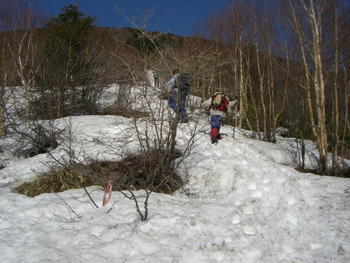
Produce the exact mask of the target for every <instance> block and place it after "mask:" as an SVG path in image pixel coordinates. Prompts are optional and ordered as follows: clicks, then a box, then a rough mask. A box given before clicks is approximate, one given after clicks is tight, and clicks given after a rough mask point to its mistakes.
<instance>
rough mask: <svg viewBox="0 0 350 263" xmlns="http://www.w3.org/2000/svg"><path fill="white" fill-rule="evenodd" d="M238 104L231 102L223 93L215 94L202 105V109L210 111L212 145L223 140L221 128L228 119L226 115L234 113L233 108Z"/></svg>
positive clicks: (235, 101)
mask: <svg viewBox="0 0 350 263" xmlns="http://www.w3.org/2000/svg"><path fill="white" fill-rule="evenodd" d="M236 103H237V100H234V101H230V100H229V98H228V97H227V96H225V95H224V94H223V93H221V92H215V93H214V95H213V96H212V97H211V98H209V99H208V100H206V101H204V102H203V103H202V105H201V107H202V108H206V109H207V108H209V109H210V125H211V130H210V138H211V142H212V143H217V142H218V140H220V139H221V135H220V128H221V125H222V124H223V122H224V118H225V117H226V113H230V112H231V111H232V109H231V108H232V107H233V106H234V105H235V104H236Z"/></svg>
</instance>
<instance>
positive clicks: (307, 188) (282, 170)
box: [0, 87, 350, 263]
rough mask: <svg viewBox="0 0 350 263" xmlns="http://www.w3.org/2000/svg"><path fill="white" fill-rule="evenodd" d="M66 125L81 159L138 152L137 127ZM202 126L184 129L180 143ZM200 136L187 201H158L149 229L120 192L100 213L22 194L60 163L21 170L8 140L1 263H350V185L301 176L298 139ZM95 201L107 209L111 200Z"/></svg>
mask: <svg viewBox="0 0 350 263" xmlns="http://www.w3.org/2000/svg"><path fill="white" fill-rule="evenodd" d="M110 92H113V87H112V88H111V89H110ZM141 122H142V121H141ZM67 123H69V124H71V127H72V131H74V133H73V136H74V137H73V142H74V143H73V147H74V148H75V149H76V152H77V153H79V154H80V157H81V158H82V159H84V158H85V159H88V158H98V159H103V160H118V159H119V158H121V157H120V153H121V151H124V152H132V151H135V149H137V141H136V140H135V134H134V133H133V123H132V120H130V119H127V118H124V117H116V116H81V117H72V118H64V119H61V120H58V121H57V124H58V125H61V126H62V127H63V126H64V125H66V124H67ZM194 126H195V124H194V122H193V121H192V122H190V123H188V124H180V125H179V132H178V136H179V141H180V142H181V139H182V140H185V138H186V136H188V131H189V130H191V128H193V127H194ZM140 127H142V123H141V124H140ZM198 129H199V133H198V141H197V143H196V145H195V146H194V149H193V151H192V153H191V155H190V156H189V157H188V158H187V159H186V161H185V162H184V163H183V165H182V166H181V167H180V168H179V173H180V174H181V175H182V176H183V177H184V179H185V180H186V181H187V182H188V183H187V185H186V186H185V188H186V189H185V190H186V191H182V190H180V191H178V192H176V193H175V194H173V195H164V194H156V193H152V195H151V197H150V201H149V219H148V220H147V221H145V222H141V221H140V219H139V217H138V215H137V213H136V211H135V207H134V204H133V202H132V201H130V200H127V199H125V198H123V196H121V194H119V193H117V192H114V193H113V196H112V202H110V203H109V205H107V206H106V207H102V208H98V209H96V208H94V207H93V206H92V205H91V203H90V202H89V200H88V198H87V196H86V195H85V192H84V191H83V190H69V191H66V192H63V193H58V194H42V195H40V196H36V197H34V198H29V197H26V196H23V195H20V194H16V193H14V192H13V188H14V187H15V186H17V185H18V184H20V183H21V182H23V181H25V180H30V179H33V178H35V176H37V175H38V174H39V173H40V172H43V171H45V170H47V169H48V167H49V166H50V165H52V162H51V158H50V157H49V156H48V155H47V154H41V155H37V156H35V157H32V158H27V159H16V158H13V156H12V155H11V154H10V150H11V149H10V145H11V144H10V143H11V140H10V139H9V138H7V139H3V140H1V141H0V143H2V145H3V148H4V152H3V153H2V158H3V159H5V158H7V160H6V167H5V168H4V169H1V170H0V262H2V263H13V262H18V263H19V262H87V261H89V262H152V263H154V262H189V263H194V262H198V263H204V262H208V263H215V262H227V263H229V262H230V263H231V262H237V263H238V262H239V263H242V262H243V263H249V262H252V263H253V262H254V263H256V262H259V263H260V262H266V263H274V262H300V263H305V262H306V263H307V262H317V263H319V262H321V263H322V262H336V263H338V262H343V263H347V262H350V205H349V204H350V179H343V178H333V177H326V176H323V177H320V176H316V175H312V174H301V173H298V172H297V171H296V170H295V169H293V167H296V166H297V165H298V162H299V158H298V154H297V150H296V146H295V143H294V140H293V139H284V138H280V139H279V142H278V143H277V144H271V143H266V142H261V141H257V140H252V139H247V138H246V137H244V136H242V134H243V133H244V132H245V131H243V130H238V132H239V133H237V134H236V137H235V138H234V139H233V138H232V136H231V135H232V127H230V126H225V127H223V129H222V133H223V134H224V139H223V140H222V141H220V142H219V144H218V145H212V144H211V143H210V140H209V138H208V132H209V125H208V124H207V122H206V118H205V117H203V118H199V125H198ZM63 148H64V142H63V141H62V142H61V143H60V146H59V147H58V148H57V149H56V150H54V151H53V152H52V154H53V155H54V156H55V157H57V158H61V157H62V156H64V153H63V150H62V149H63ZM308 149H309V151H308V158H307V165H308V166H309V167H313V166H314V165H315V158H316V156H317V155H316V154H315V149H313V147H312V144H311V143H310V144H309V145H308ZM89 191H90V192H91V193H92V197H93V198H94V199H95V200H96V201H99V202H101V200H102V195H103V192H102V191H101V190H100V189H98V188H97V187H90V188H89ZM113 201H117V203H116V205H115V207H114V209H112V210H111V211H110V212H109V213H107V211H108V209H109V208H110V205H111V204H112V203H113ZM67 204H68V205H69V207H71V208H73V209H74V211H75V212H76V213H77V214H75V213H73V212H72V211H71V210H70V208H69V207H68V206H67ZM78 215H79V216H78Z"/></svg>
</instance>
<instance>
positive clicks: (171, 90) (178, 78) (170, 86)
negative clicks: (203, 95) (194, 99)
mask: <svg viewBox="0 0 350 263" xmlns="http://www.w3.org/2000/svg"><path fill="white" fill-rule="evenodd" d="M165 88H166V90H167V92H168V94H169V99H168V102H169V106H170V108H172V109H173V110H174V111H175V113H176V117H177V119H178V121H179V122H187V121H188V114H187V110H186V100H187V96H188V94H189V90H190V84H189V83H188V75H187V74H185V73H180V71H179V70H178V69H175V70H174V71H173V77H172V78H171V79H170V80H169V81H168V82H167V83H166V85H165Z"/></svg>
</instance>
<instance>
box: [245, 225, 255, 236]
mask: <svg viewBox="0 0 350 263" xmlns="http://www.w3.org/2000/svg"><path fill="white" fill-rule="evenodd" d="M243 232H244V234H246V235H248V236H253V235H255V229H254V228H253V227H251V226H245V227H243Z"/></svg>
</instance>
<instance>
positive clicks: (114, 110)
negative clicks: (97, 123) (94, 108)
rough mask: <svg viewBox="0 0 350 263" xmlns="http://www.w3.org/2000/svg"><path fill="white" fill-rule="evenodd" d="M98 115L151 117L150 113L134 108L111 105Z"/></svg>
mask: <svg viewBox="0 0 350 263" xmlns="http://www.w3.org/2000/svg"><path fill="white" fill-rule="evenodd" d="M98 115H119V116H123V117H126V118H145V117H149V113H147V112H142V111H137V110H132V109H125V108H119V107H116V106H110V107H107V108H105V109H103V110H102V111H100V112H99V113H98Z"/></svg>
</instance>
